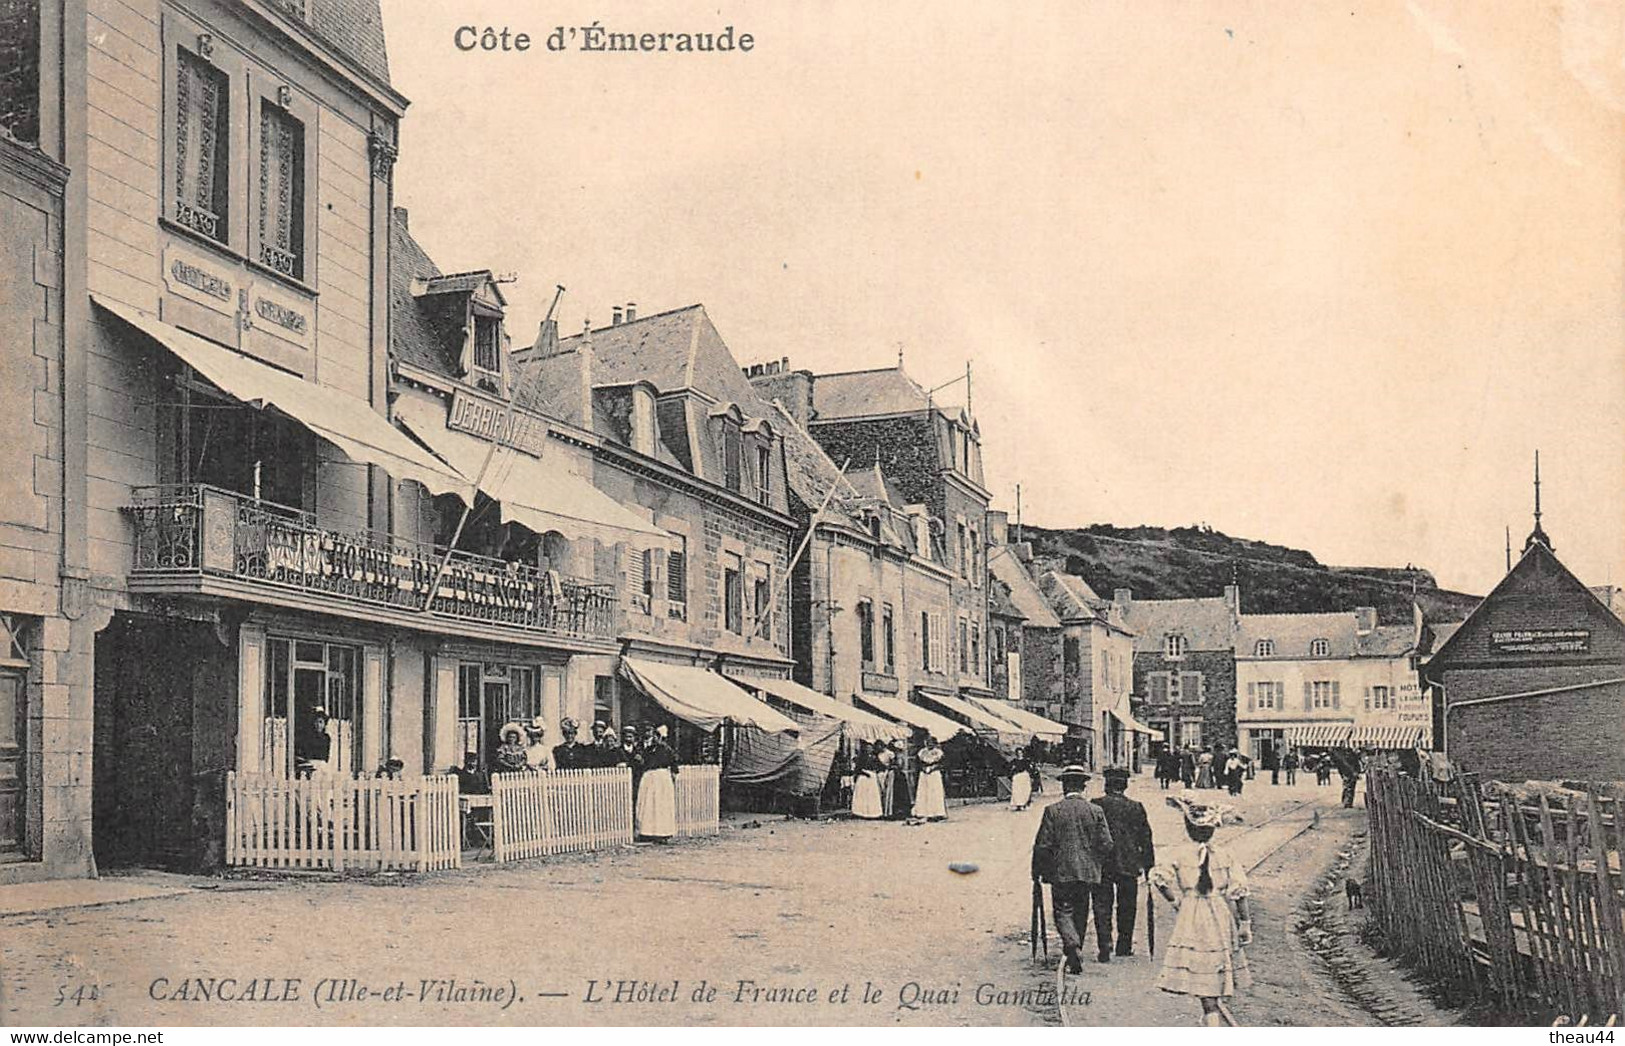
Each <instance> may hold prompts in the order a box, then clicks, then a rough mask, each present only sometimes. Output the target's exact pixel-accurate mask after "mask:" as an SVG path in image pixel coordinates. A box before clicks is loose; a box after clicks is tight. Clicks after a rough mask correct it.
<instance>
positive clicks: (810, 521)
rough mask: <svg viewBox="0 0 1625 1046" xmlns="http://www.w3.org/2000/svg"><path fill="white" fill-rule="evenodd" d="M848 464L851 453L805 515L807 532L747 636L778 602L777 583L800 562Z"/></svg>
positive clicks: (773, 585) (757, 627) (774, 585)
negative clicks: (838, 475)
mask: <svg viewBox="0 0 1625 1046" xmlns="http://www.w3.org/2000/svg"><path fill="white" fill-rule="evenodd" d="M850 464H852V457H851V455H848V456H847V459H846V461H845V462H843V463H842V464H841V477H840V479H838V480H836V481H835V482H834V483H831V484H830V485H829V490H827V491H825V492H824V500H823V501H822V502H820V503H819V505H818V508H817V510H816V511H815V512H813V514H812V515H811V516H809V517H807V533H806V534H805V535H803V536H802V538H801V545H800V547H798V548H797V549H796V554H795V555H793V556H791V557H790V562H788V563H786V564H785V566H784V572H783V575H782V577H781V578H775V579H774V580H773V584H771V585H769V586H768V589H767V606H765V607H763V608H762V610H761V612H760V613H758V614H756V615H755V616H754V617H752V618H751V622H750V629H749V631H747V632H746V633H745V635H746V636H747V637H748V636H754V635H755V634H756V630H757V629H759V628H761V627H762V616H763V615H764V614H771V613H772V612H773V606H774V604H775V603H776V602H778V598H779V584H780V582H781V580H782V579H784V578H788V577H789V576H790V574H791V573H792V572H793V571H794V570H795V569H796V564H797V563H799V562H801V556H802V554H803V553H805V552H806V551H807V546H808V545H809V544H811V543H812V536H813V531H814V530H815V529H817V527H818V517H819V516H821V515H823V514H824V509H826V508H828V507H829V503H830V502H831V501H833V500H834V499H835V491H836V488H838V487H839V486H840V485H841V484H842V483H845V482H846V467H847V466H848V465H850ZM741 599H743V593H741ZM826 602H827V601H826Z"/></svg>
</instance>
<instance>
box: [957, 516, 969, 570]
mask: <svg viewBox="0 0 1625 1046" xmlns="http://www.w3.org/2000/svg"><path fill="white" fill-rule="evenodd" d="M958 527H959V576H960V577H970V536H969V533H968V532H967V531H966V530H965V524H964V522H963V521H961V522H960V523H959V524H958Z"/></svg>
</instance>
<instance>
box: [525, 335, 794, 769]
mask: <svg viewBox="0 0 1625 1046" xmlns="http://www.w3.org/2000/svg"><path fill="white" fill-rule="evenodd" d="M612 316H613V322H612V323H611V324H609V325H608V326H604V327H599V328H597V329H589V330H586V331H583V332H582V333H581V334H578V335H574V336H572V337H569V338H564V339H562V340H558V341H557V342H554V340H553V338H552V336H551V333H550V332H548V331H546V330H544V331H543V332H542V333H541V335H540V336H539V337H538V340H537V342H536V344H534V345H532V346H531V347H530V348H528V349H525V350H522V351H519V352H516V354H515V355H516V357H517V359H518V366H519V369H520V374H521V379H520V380H521V381H526V382H532V383H533V384H534V388H535V390H536V397H537V403H538V406H539V407H540V408H541V409H542V410H543V411H545V412H546V413H547V414H548V415H549V416H552V417H556V418H559V419H562V420H563V421H565V422H567V423H569V424H572V425H575V426H578V427H580V428H582V429H584V430H587V431H589V432H590V433H592V434H593V436H594V437H595V440H594V442H593V443H592V447H591V460H592V464H591V478H592V482H593V484H594V486H596V487H597V489H598V490H600V491H602V492H603V493H604V494H606V495H608V496H609V497H610V498H611V499H612V500H614V501H615V502H617V503H619V504H621V505H623V506H627V507H628V508H630V509H632V510H633V511H636V512H637V513H639V514H640V515H647V516H648V518H649V519H650V520H651V522H652V523H653V524H654V525H655V526H656V527H658V528H660V529H661V530H662V531H665V532H667V533H669V534H671V535H673V536H674V538H673V542H672V544H671V546H670V547H669V548H666V549H652V550H650V552H649V554H648V555H647V557H644V558H643V559H641V560H636V559H635V560H634V561H632V562H631V563H630V564H629V566H628V567H627V569H626V571H625V575H626V586H627V588H626V603H627V607H626V612H625V615H624V624H623V626H622V628H621V631H620V634H619V640H620V645H621V653H622V656H623V658H624V659H630V660H633V661H638V662H657V663H665V664H670V665H677V666H687V667H691V668H703V669H708V670H714V671H718V672H722V673H725V674H729V675H735V676H742V677H743V676H751V677H767V678H778V679H783V678H787V677H788V676H789V675H790V670H791V666H792V661H791V657H790V650H791V633H792V629H793V622H792V613H791V600H790V594H791V584H790V580H791V579H790V576H789V566H790V557H791V554H792V552H793V548H792V538H793V536H794V535H795V532H796V520H795V518H794V517H793V516H792V515H791V496H792V495H791V490H790V487H789V483H788V477H787V474H786V470H785V434H784V432H783V428H784V426H783V423H782V422H781V421H779V420H777V419H776V418H775V417H774V416H773V411H772V408H771V407H769V406H768V405H767V404H765V403H763V402H761V400H759V399H758V398H757V396H756V393H755V391H754V390H753V389H752V388H751V385H750V382H749V381H747V380H746V379H745V376H744V374H743V372H742V371H741V369H740V366H739V363H738V361H737V360H736V359H735V358H734V356H733V354H732V352H731V351H730V350H729V348H728V346H727V344H726V343H725V342H724V341H723V340H722V337H721V335H720V334H719V333H718V332H717V329H716V327H715V325H713V324H712V322H711V318H710V317H709V316H708V315H707V314H706V311H705V307H704V306H703V305H690V306H687V307H685V308H680V309H673V310H670V311H667V312H662V313H658V314H655V315H649V316H639V315H638V314H637V311H636V307H635V306H631V305H629V306H627V307H626V308H625V310H624V311H623V310H622V309H620V308H616V309H615V310H614V312H613V313H612ZM624 676H625V673H621V674H620V675H619V676H618V677H616V678H615V679H613V680H611V681H610V682H607V683H605V684H603V686H602V690H601V692H600V693H599V695H598V697H597V701H598V707H599V709H600V710H601V712H602V713H603V714H606V715H609V716H611V717H613V718H614V719H616V720H618V721H623V722H624V721H626V720H628V719H636V718H641V717H642V716H644V715H653V714H656V711H655V709H654V708H653V707H652V706H651V705H650V704H649V703H648V702H647V700H646V695H645V694H644V693H643V692H641V691H639V690H638V689H636V688H635V687H633V686H631V685H630V684H629V683H628V682H627V680H626V679H625V678H624ZM689 740H690V741H695V742H697V739H696V738H694V737H692V736H691V737H690V739H689Z"/></svg>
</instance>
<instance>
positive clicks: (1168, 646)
mask: <svg viewBox="0 0 1625 1046" xmlns="http://www.w3.org/2000/svg"><path fill="white" fill-rule="evenodd" d="M1189 649H1190V640H1188V639H1186V638H1185V637H1184V636H1181V635H1173V634H1170V635H1168V636H1166V637H1165V638H1164V639H1163V641H1162V650H1163V656H1164V657H1166V658H1168V660H1170V661H1178V660H1179V659H1180V658H1182V657H1184V656H1185V653H1186V652H1187V651H1188V650H1189Z"/></svg>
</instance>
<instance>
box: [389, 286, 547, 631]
mask: <svg viewBox="0 0 1625 1046" xmlns="http://www.w3.org/2000/svg"><path fill="white" fill-rule="evenodd" d="M563 295H564V284H562V283H560V284H556V285H555V288H554V291H553V304H551V305H549V306H548V307H547V316H546V317H545V318H544V319H543V320H542V322H543V323H546V322H547V320H550V319H552V318H553V310H554V309H556V308H558V307H559V298H561V297H563ZM499 348H500V346H499ZM518 401H519V390H518V389H517V388H515V389H513V390H511V391H510V392H509V395H508V402H507V403H506V404H504V405H503V407H502V420H501V421H500V422H498V423H497V434H496V438H495V439H493V440H492V441H491V442H490V445H489V446H487V447H486V448H485V460H484V461H482V462H480V471H479V475H477V476H475V477H474V489H473V490H472V491H471V492H470V493H469V495H468V499H467V500H466V501H464V502H463V514H462V515H461V516H459V517H458V518H457V529H456V530H453V531H452V532H451V541H450V542H448V543H447V545H446V554H445V555H443V556H441V557H440V565H439V566H437V567H436V568H435V571H434V580H433V581H431V582H429V591H428V593H427V594H426V595H424V597H423V606H422V607H420V608H419V609H420V610H421V611H422V612H423V613H428V612H429V608H431V607H433V606H434V597H435V596H437V595H439V593H440V581H441V579H442V578H444V577H445V576H446V568H447V567H448V566H450V565H451V554H452V553H453V552H454V551H456V549H457V542H458V541H460V540H462V537H463V528H464V527H466V526H468V514H469V513H470V512H472V511H474V502H475V501H477V500H478V499H479V496H480V484H481V483H484V482H485V474H486V472H488V471H490V468H491V461H492V460H493V459H494V458H495V457H496V456H497V448H498V447H500V446H502V439H503V436H504V434H506V433H507V431H508V426H509V425H510V424H512V422H513V408H514V405H515V404H516V403H517V402H518Z"/></svg>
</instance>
